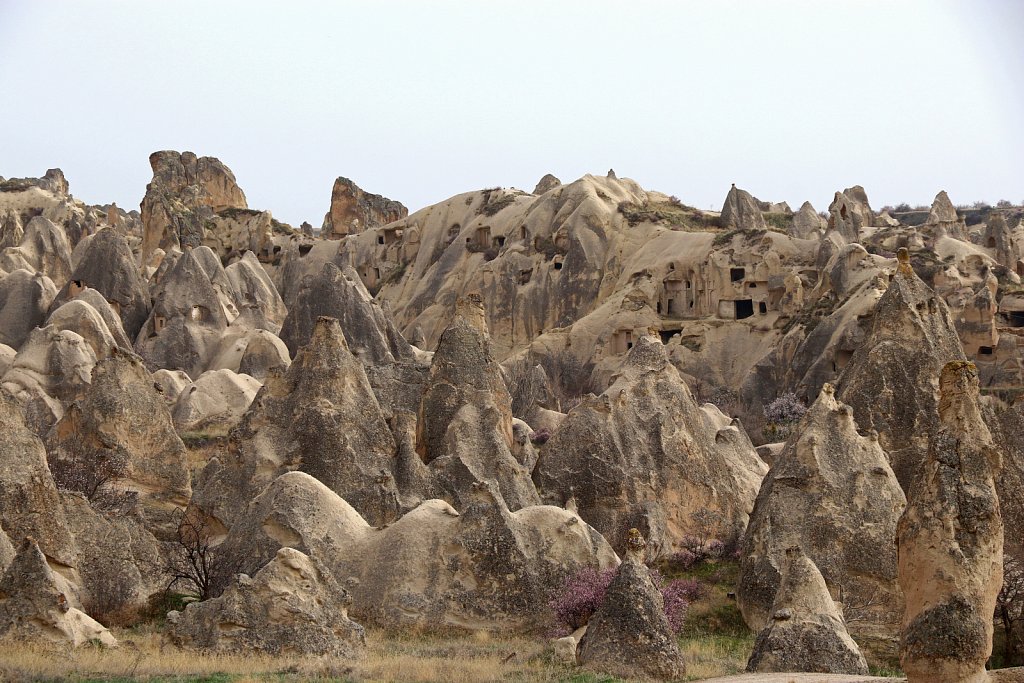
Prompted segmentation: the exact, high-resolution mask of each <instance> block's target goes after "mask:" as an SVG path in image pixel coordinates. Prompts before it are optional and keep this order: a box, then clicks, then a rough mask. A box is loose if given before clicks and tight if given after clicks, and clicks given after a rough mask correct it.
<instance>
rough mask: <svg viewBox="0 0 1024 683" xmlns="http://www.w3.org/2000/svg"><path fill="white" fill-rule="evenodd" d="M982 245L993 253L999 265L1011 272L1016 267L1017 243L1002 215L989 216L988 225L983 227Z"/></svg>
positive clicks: (993, 214)
mask: <svg viewBox="0 0 1024 683" xmlns="http://www.w3.org/2000/svg"><path fill="white" fill-rule="evenodd" d="M982 240H983V244H984V245H985V247H987V248H988V249H991V250H992V251H993V252H994V256H995V259H996V261H997V262H998V263H999V265H1001V266H1003V267H1004V268H1007V269H1009V270H1011V271H1013V270H1015V269H1016V267H1017V243H1016V240H1015V239H1014V236H1013V231H1012V230H1010V228H1009V226H1007V225H1006V219H1005V218H1003V214H1001V213H996V212H993V213H991V214H989V218H988V223H987V224H986V225H985V234H984V235H983V236H982Z"/></svg>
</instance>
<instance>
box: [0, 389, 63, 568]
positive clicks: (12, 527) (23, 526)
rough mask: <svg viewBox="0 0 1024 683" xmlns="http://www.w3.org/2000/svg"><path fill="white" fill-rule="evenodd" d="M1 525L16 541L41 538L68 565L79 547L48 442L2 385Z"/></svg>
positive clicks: (45, 548) (51, 553) (46, 550)
mask: <svg viewBox="0 0 1024 683" xmlns="http://www.w3.org/2000/svg"><path fill="white" fill-rule="evenodd" d="M0 510H2V511H3V515H2V516H0V527H2V529H3V533H4V534H5V535H6V536H7V537H8V538H9V539H10V541H11V543H13V544H15V545H20V544H21V543H22V542H23V541H24V540H25V539H27V538H34V539H38V542H39V545H40V547H41V548H42V550H43V552H44V553H46V555H47V556H48V557H50V558H51V559H52V560H53V561H54V562H56V563H59V564H61V565H64V566H66V567H73V566H74V565H75V562H76V559H77V555H78V549H77V547H76V544H75V539H74V538H73V537H72V535H71V532H70V531H69V529H68V523H67V520H66V519H65V517H64V510H63V508H62V507H61V505H60V497H59V495H58V493H57V487H56V486H55V485H54V483H53V477H52V476H51V475H50V469H49V467H47V464H46V449H45V448H44V447H43V442H42V441H41V440H40V439H39V437H37V436H36V435H35V434H33V433H32V430H30V429H29V428H28V426H27V425H26V424H25V419H24V417H23V416H22V413H21V407H20V406H19V405H18V403H17V401H15V400H14V398H13V397H11V395H10V394H8V393H7V392H6V391H4V390H3V389H0Z"/></svg>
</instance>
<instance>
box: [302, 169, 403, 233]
mask: <svg viewBox="0 0 1024 683" xmlns="http://www.w3.org/2000/svg"><path fill="white" fill-rule="evenodd" d="M408 215H409V209H407V208H405V207H404V206H403V205H402V203H401V202H396V201H394V200H393V199H388V198H387V197H382V196H381V195H379V194H370V193H369V192H364V191H363V190H362V189H360V188H359V186H358V185H356V184H355V183H353V182H352V181H351V180H349V179H348V178H342V177H340V176H339V177H338V178H337V179H336V180H335V181H334V188H333V189H332V190H331V210H330V211H328V212H327V215H326V216H324V224H323V227H322V228H321V231H320V234H321V235H322V236H323V237H326V238H327V239H339V238H341V237H344V236H345V235H354V234H356V233H360V232H363V231H364V230H369V229H371V228H376V227H379V226H381V225H387V224H388V223H391V222H393V221H397V220H401V219H403V218H405V217H406V216H408Z"/></svg>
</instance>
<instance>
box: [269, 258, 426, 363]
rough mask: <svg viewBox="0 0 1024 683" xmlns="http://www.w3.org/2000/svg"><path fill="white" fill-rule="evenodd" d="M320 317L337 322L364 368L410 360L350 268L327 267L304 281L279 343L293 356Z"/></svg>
mask: <svg viewBox="0 0 1024 683" xmlns="http://www.w3.org/2000/svg"><path fill="white" fill-rule="evenodd" d="M320 316H327V317H331V318H337V319H338V321H339V322H340V323H341V329H342V331H343V332H344V334H345V339H346V341H347V342H348V347H349V349H351V351H352V353H354V354H355V355H356V356H357V357H358V358H359V359H360V360H363V362H365V363H366V364H367V365H380V364H382V363H391V362H394V361H395V360H411V359H412V357H413V353H412V349H411V348H410V347H409V344H408V343H407V342H406V341H405V339H403V338H402V335H401V334H400V333H399V332H398V330H397V329H395V326H394V323H392V322H391V320H390V319H389V318H388V317H387V316H386V315H385V314H384V311H383V310H382V309H381V307H380V306H379V305H378V304H377V303H376V302H374V301H373V297H371V296H370V293H369V292H368V291H366V287H364V286H363V283H362V282H361V281H360V279H359V276H358V275H357V274H356V273H355V271H353V270H352V269H350V268H346V269H345V270H344V271H341V270H339V269H338V267H337V266H335V265H334V264H333V263H326V264H324V267H323V269H322V270H321V271H320V273H318V274H317V275H315V276H314V275H307V276H306V277H304V278H303V280H302V287H301V289H300V290H299V292H298V297H297V300H296V302H295V304H294V305H293V306H291V308H290V309H289V311H288V317H287V318H286V319H285V321H284V326H283V327H282V328H281V339H282V340H283V341H284V343H285V344H286V345H287V346H288V350H289V351H290V352H291V354H292V355H293V356H294V355H295V354H296V353H297V352H298V350H299V348H301V347H302V346H305V345H306V344H307V343H308V342H309V339H310V337H311V336H312V334H313V328H314V327H315V325H316V321H317V318H319V317H320Z"/></svg>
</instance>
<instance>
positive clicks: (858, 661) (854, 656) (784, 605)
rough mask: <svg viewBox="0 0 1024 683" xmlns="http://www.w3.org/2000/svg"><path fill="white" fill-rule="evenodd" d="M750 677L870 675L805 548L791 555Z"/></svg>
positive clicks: (752, 659) (756, 646)
mask: <svg viewBox="0 0 1024 683" xmlns="http://www.w3.org/2000/svg"><path fill="white" fill-rule="evenodd" d="M747 671H757V672H771V671H780V672H781V671H808V672H814V673H833V674H860V675H865V674H867V673H868V665H867V662H866V661H865V660H864V656H863V655H861V653H860V649H859V648H858V647H857V643H855V642H854V641H853V638H851V637H850V634H849V633H847V631H846V622H845V621H844V620H843V615H842V612H840V611H839V609H838V608H837V607H836V604H835V602H833V601H832V596H831V595H830V594H829V591H828V587H827V586H826V585H825V579H824V578H822V576H821V572H819V571H818V568H817V567H816V566H815V564H814V562H812V561H811V560H810V558H808V557H807V556H806V555H804V554H803V551H801V550H800V547H799V546H793V547H791V548H788V549H787V550H786V558H785V565H784V568H783V572H782V582H781V585H780V586H779V591H778V593H777V594H776V597H775V601H774V603H773V604H772V609H771V618H770V619H769V620H768V622H767V624H766V625H765V627H764V629H763V630H762V631H761V632H760V633H759V634H758V636H757V641H756V642H755V643H754V651H753V653H752V654H751V655H750V660H749V661H748V662H747Z"/></svg>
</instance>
